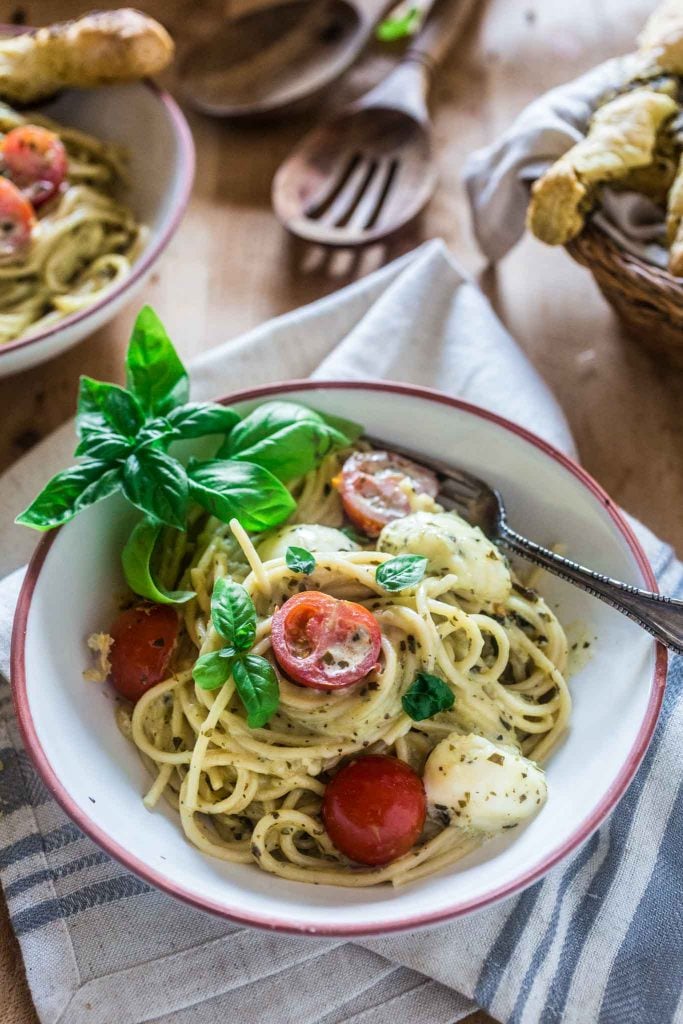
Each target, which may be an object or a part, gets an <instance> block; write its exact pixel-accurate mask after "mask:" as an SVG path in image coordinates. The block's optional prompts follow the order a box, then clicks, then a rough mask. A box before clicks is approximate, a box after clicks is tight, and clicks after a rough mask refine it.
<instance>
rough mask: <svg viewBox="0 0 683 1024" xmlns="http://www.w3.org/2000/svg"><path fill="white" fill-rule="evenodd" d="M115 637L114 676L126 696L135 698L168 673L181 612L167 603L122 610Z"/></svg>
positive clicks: (112, 658)
mask: <svg viewBox="0 0 683 1024" xmlns="http://www.w3.org/2000/svg"><path fill="white" fill-rule="evenodd" d="M109 634H110V636H111V637H112V638H113V640H114V643H113V644H112V649H111V654H110V659H111V673H110V679H111V682H112V685H113V686H114V689H115V690H117V691H118V692H119V693H120V694H121V696H122V697H126V698H127V699H128V700H131V701H133V703H135V701H137V700H139V699H140V697H142V695H143V693H145V691H146V690H149V688H150V687H151V686H154V685H155V684H156V683H160V682H161V680H162V679H165V678H166V676H167V675H168V666H169V663H170V661H171V657H172V656H173V651H174V649H175V645H176V641H177V639H178V615H177V613H176V611H175V610H174V609H173V608H170V607H169V606H168V605H164V604H152V603H149V604H140V605H136V606H135V607H134V608H128V609H127V610H126V611H125V612H121V614H120V615H119V617H118V618H117V619H116V622H115V623H114V625H113V626H112V628H111V629H110V630H109Z"/></svg>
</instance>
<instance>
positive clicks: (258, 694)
mask: <svg viewBox="0 0 683 1024" xmlns="http://www.w3.org/2000/svg"><path fill="white" fill-rule="evenodd" d="M232 676H233V679H234V680H235V686H236V688H237V692H238V693H239V695H240V699H241V701H242V703H243V704H244V707H245V709H246V712H247V725H248V726H249V728H250V729H261V728H262V727H263V726H264V725H265V724H266V722H268V721H269V720H270V718H272V716H273V715H274V714H275V712H276V711H277V708H278V704H279V703H280V684H279V683H278V678H277V675H276V673H275V669H274V668H273V666H272V665H271V664H270V662H269V661H267V660H266V659H265V658H262V657H260V655H258V654H246V655H244V657H242V658H238V659H237V660H236V661H235V663H234V664H233V666H232Z"/></svg>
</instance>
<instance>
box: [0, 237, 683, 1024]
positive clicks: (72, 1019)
mask: <svg viewBox="0 0 683 1024" xmlns="http://www.w3.org/2000/svg"><path fill="white" fill-rule="evenodd" d="M381 328H383V334H384V336H385V337H386V339H387V340H386V345H385V346H384V347H383V349H382V358H383V360H384V361H383V363H382V365H381V368H380V369H381V372H382V373H383V374H384V375H385V376H387V377H391V376H393V377H402V378H403V379H407V380H415V379H417V380H418V381H419V382H420V383H425V384H429V383H432V382H436V383H438V384H439V386H441V387H442V388H443V389H447V390H451V391H452V392H454V393H457V394H460V395H464V396H465V397H467V398H469V399H470V400H472V401H475V402H479V404H484V405H488V406H489V407H493V408H495V409H496V411H498V412H501V413H502V414H503V415H507V416H508V417H510V418H513V419H517V420H519V421H520V422H523V423H524V424H525V425H527V426H530V427H531V429H535V430H536V431H537V432H539V433H543V434H544V435H545V436H546V437H548V438H549V439H551V440H552V441H553V442H554V443H555V444H556V445H558V446H559V447H564V448H565V450H566V449H567V448H569V447H570V445H571V440H570V438H569V435H568V433H567V430H566V424H565V423H564V420H563V418H562V415H561V413H560V411H559V409H558V408H557V407H556V406H555V405H554V403H553V400H552V398H551V396H549V395H548V393H547V389H545V388H544V387H543V385H542V384H541V382H540V381H539V380H538V377H537V376H536V375H535V373H534V372H533V370H532V369H531V367H530V366H529V365H528V364H527V363H526V361H525V359H524V357H523V356H522V355H521V353H520V352H519V350H518V349H517V348H516V347H515V346H514V343H513V342H512V341H511V339H510V338H509V336H508V335H507V334H506V333H505V331H504V330H503V328H502V327H501V325H500V323H499V322H498V321H497V320H496V318H495V316H494V314H493V313H492V311H491V309H490V307H489V306H488V304H487V303H486V301H485V300H484V298H483V296H481V293H479V292H478V291H477V289H476V288H475V287H474V286H473V285H472V284H471V283H470V282H468V281H467V280H466V279H464V277H463V276H462V275H461V273H460V272H459V271H458V269H457V268H455V267H454V265H453V264H452V262H451V261H450V259H449V257H448V256H447V254H446V253H445V251H444V249H443V247H442V246H440V245H439V244H438V243H435V244H431V245H427V246H425V247H423V248H422V249H420V250H418V251H417V252H416V253H414V254H411V255H410V257H409V258H407V259H404V260H402V261H399V262H398V263H397V264H394V265H392V266H391V267H388V268H385V269H384V270H383V271H381V272H380V274H378V275H373V277H372V278H368V279H366V280H365V281H364V282H361V283H360V284H359V285H356V286H354V287H353V288H352V289H350V290H346V292H341V293H338V294H337V295H336V296H334V297H332V298H330V299H327V300H325V301H324V302H322V303H318V304H316V305H315V306H312V307H309V308H308V309H306V310H301V311H298V312H297V313H296V314H293V315H292V316H291V317H288V318H282V319H281V320H279V321H276V322H275V323H274V324H272V325H266V326H265V327H264V328H261V329H260V330H259V331H257V332H253V333H252V335H250V336H248V337H247V338H244V339H241V340H239V341H237V342H234V343H232V347H231V348H230V356H231V358H230V359H226V355H225V350H224V349H223V348H221V349H220V350H217V351H216V352H214V353H210V354H209V356H207V357H205V358H204V360H203V361H202V363H201V364H200V365H199V366H198V367H197V368H196V369H195V372H194V373H193V379H194V385H195V396H196V397H198V398H202V397H209V395H211V394H215V393H216V392H219V391H220V390H221V388H223V390H227V389H228V388H226V387H225V378H226V376H227V375H228V374H229V375H230V378H231V385H232V386H233V387H237V386H240V384H241V382H242V381H241V380H240V379H237V380H236V379H235V368H236V366H237V367H239V368H240V370H241V372H242V373H243V374H244V375H246V376H247V378H248V379H249V380H250V381H251V382H252V383H255V382H257V381H262V380H264V379H273V378H274V377H276V376H278V375H279V376H285V375H286V374H284V373H283V371H282V366H281V365H278V360H284V359H287V360H288V361H289V363H288V365H289V367H290V375H299V376H305V375H307V374H310V373H312V372H315V368H316V367H320V369H319V370H318V372H319V374H320V375H321V376H327V377H332V376H336V377H340V376H347V377H351V376H354V375H356V376H363V375H364V372H365V373H366V375H367V372H366V371H364V367H363V360H364V359H365V358H366V354H367V352H368V351H369V348H370V345H369V339H372V338H374V337H376V336H377V332H378V330H379V329H381ZM426 347H428V357H427V348H426ZM464 356H466V358H463V357H464ZM267 374H272V376H271V377H270V378H269V377H268V376H266V375H267ZM375 375H377V360H375ZM511 380H513V381H514V388H511V387H510V381H511ZM60 443H61V442H60V440H59V439H58V440H57V442H55V441H54V440H52V441H48V442H47V444H46V445H44V446H42V448H41V449H40V450H39V451H38V452H37V453H35V454H32V455H30V456H29V457H28V461H26V460H25V461H24V462H23V464H21V465H20V466H19V467H17V468H16V469H13V470H12V471H11V472H10V474H7V475H6V477H5V481H4V486H3V488H0V515H2V516H4V519H5V521H0V554H2V555H3V557H4V563H3V564H4V566H5V567H6V568H8V569H9V568H11V563H10V561H9V559H10V556H13V557H14V558H19V557H21V548H20V546H19V544H20V543H21V542H23V538H21V539H20V540H19V542H18V543H16V544H15V543H14V537H15V535H14V533H13V532H12V531H11V530H10V528H9V527H8V526H7V525H6V520H7V519H8V515H6V514H5V512H6V510H7V509H8V508H9V507H10V506H11V505H14V507H15V508H16V507H17V506H18V505H19V504H21V497H20V495H21V493H22V492H23V493H25V494H27V492H31V491H32V490H35V489H36V488H35V485H36V482H37V479H38V480H40V479H42V478H44V476H46V475H47V474H48V473H49V472H52V471H53V470H54V469H56V468H59V459H60V458H62V457H66V456H67V446H65V445H64V444H61V447H60ZM70 446H71V440H70V439H69V446H68V447H70ZM8 481H9V484H8ZM10 485H11V486H10ZM27 496H28V494H27ZM3 503H4V506H5V512H3V511H2V505H3ZM636 529H637V532H638V535H639V539H640V540H641V543H642V544H643V545H644V547H645V549H646V551H647V553H648V555H649V557H650V560H651V562H652V565H653V567H654V569H655V572H656V574H657V577H658V579H659V582H660V586H661V588H662V590H664V591H665V592H667V593H675V594H677V595H678V596H681V597H683V568H682V567H681V565H680V564H679V563H678V562H677V561H676V560H675V558H674V556H673V554H672V552H671V550H670V549H668V548H667V547H665V546H664V545H663V544H661V543H660V542H658V541H657V540H656V539H655V538H653V537H652V535H651V534H649V533H648V532H647V531H646V530H644V529H643V528H642V527H636ZM10 536H11V537H12V542H11V543H10ZM14 564H15V565H16V564H17V563H16V561H15V563H14ZM21 576H22V571H21V570H19V571H17V572H15V573H13V574H12V575H10V576H9V577H8V578H7V579H5V581H4V582H3V583H2V584H0V674H1V675H2V676H4V677H6V675H7V666H8V655H9V632H10V626H11V619H12V615H13V609H14V606H15V603H16V597H17V593H18V589H19V585H20V582H21ZM682 687H683V659H681V658H674V659H672V662H671V667H670V671H669V680H668V687H667V692H666V696H665V701H664V707H663V710H662V714H661V717H660V720H659V723H658V726H657V730H656V733H655V736H654V739H653V742H652V745H651V747H650V749H649V751H648V753H647V755H646V757H645V760H644V762H643V764H642V766H641V768H640V770H639V772H638V775H637V777H636V779H635V780H634V782H633V784H632V785H631V787H630V789H629V790H628V792H627V794H626V795H625V797H624V799H623V800H622V801H621V803H620V804H619V806H618V807H617V809H616V811H615V812H614V813H613V815H612V816H611V818H610V819H609V820H608V821H607V822H606V823H605V824H604V825H603V826H602V828H601V829H600V830H599V831H598V832H597V833H595V834H594V835H593V837H592V838H591V839H590V840H589V841H588V842H587V843H586V844H585V845H584V846H583V848H582V849H581V850H579V851H578V852H577V853H576V854H575V855H574V856H573V857H572V858H571V859H569V860H568V861H566V862H565V863H564V864H560V865H559V866H557V867H556V868H555V869H553V871H551V872H550V873H549V874H548V875H547V876H546V877H545V879H543V880H542V881H541V882H538V883H537V884H536V885H534V886H533V887H532V888H530V889H528V890H527V891H526V892H524V893H522V894H521V895H520V896H517V897H515V898H514V899H512V900H509V901H507V902H505V903H501V904H498V905H497V906H495V907H491V908H489V909H487V910H485V911H482V912H480V913H479V914H476V915H473V916H471V917H468V918H465V919H462V920H459V921H456V922H454V923H452V924H450V925H445V926H441V927H439V928H435V929H432V930H431V931H422V932H418V933H414V934H408V935H393V936H389V937H386V938H378V939H372V940H363V941H361V942H357V943H349V942H346V941H340V940H335V939H310V938H295V937H289V936H279V935H274V934H270V933H263V932H258V931H255V930H251V929H248V928H243V927H238V926H235V925H231V924H229V923H227V922H225V921H222V920H220V919H219V918H216V917H212V916H210V915H208V914H204V913H201V912H200V911H197V910H194V909H191V908H190V907H187V906H185V905H183V904H181V903H178V902H176V901H174V900H173V899H171V898H170V897H168V896H165V895H163V894H161V893H159V892H157V891H155V890H152V889H150V888H149V887H148V886H147V885H146V884H145V883H143V882H141V881H139V880H138V879H136V878H135V877H133V876H131V875H130V874H128V873H127V872H126V871H125V870H123V868H121V867H120V866H119V865H118V864H117V863H116V862H114V861H112V860H110V859H109V858H108V857H107V856H106V855H105V854H104V853H103V852H102V851H100V850H99V848H98V847H96V846H95V845H94V844H93V843H92V842H91V841H90V840H89V839H87V838H86V837H85V836H83V835H82V834H81V833H80V832H79V830H78V829H77V828H76V827H75V826H74V825H73V824H72V823H71V822H70V821H69V820H68V819H67V818H66V817H65V815H64V814H63V813H62V811H61V810H60V809H59V807H58V806H57V805H56V804H55V802H54V801H53V800H52V799H51V797H50V795H49V794H48V793H47V791H46V790H45V788H44V787H43V786H42V784H41V782H40V780H39V779H38V777H37V776H36V773H35V771H34V769H33V767H32V765H31V762H30V760H29V759H28V757H27V755H26V753H25V752H24V750H23V749H22V745H21V741H20V737H19V734H18V729H17V725H16V722H15V719H14V716H13V712H12V706H11V698H10V693H9V687H8V684H7V682H6V678H4V679H2V680H0V762H1V769H2V770H0V881H1V882H2V886H3V889H4V892H5V896H6V898H7V902H8V906H9V910H10V915H11V920H12V924H13V926H14V928H15V930H16V932H17V935H18V936H19V941H20V943H21V948H22V953H23V956H24V961H25V964H26V970H27V975H28V979H29V984H30V986H31V991H32V994H33V997H34V1000H35V1003H36V1006H37V1009H38V1013H39V1015H40V1018H41V1020H42V1021H43V1022H44V1024H58V1022H61V1024H86V1022H87V1024H142V1022H143V1021H144V1022H148V1024H190V1022H191V1024H215V1022H217V1021H224V1020H225V1021H229V1020H237V1021H239V1022H240V1024H397V1022H400V1024H403V1022H405V1024H452V1022H454V1021H456V1020H460V1019H461V1018H462V1017H463V1016H465V1015H467V1014H468V1013H469V1012H471V1011H472V1010H473V1009H474V1008H475V1006H476V1005H479V1006H483V1007H485V1008H486V1009H487V1010H488V1011H489V1012H490V1013H491V1014H492V1015H493V1016H494V1017H496V1018H497V1019H499V1020H501V1021H505V1022H508V1021H509V1022H515V1024H553V1022H560V1021H561V1022H563V1024H671V1022H677V1021H683V1003H682V997H681V990H682V987H683V986H682V984H681V982H682V981H683V899H682V892H681V886H682V883H683V803H682V801H681V791H680V780H681V774H682V767H681V766H682V764H683V757H682V756H681V750H682V749H683V701H682V700H681V689H682Z"/></svg>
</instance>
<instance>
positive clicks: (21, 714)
mask: <svg viewBox="0 0 683 1024" xmlns="http://www.w3.org/2000/svg"><path fill="white" fill-rule="evenodd" d="M324 389H328V390H347V389H353V390H362V391H385V392H393V393H394V394H402V395H408V396H409V397H413V398H419V399H423V400H427V401H430V402H438V403H440V404H442V405H448V406H450V407H451V408H454V409H459V410H461V411H464V412H467V413H469V414H471V415H473V416H477V417H479V418H480V419H484V420H488V421H489V422H491V423H496V424H498V425H499V426H501V427H503V428H504V429H506V430H508V431H509V432H511V433H513V434H516V435H517V436H518V437H521V438H522V439H523V440H525V441H527V442H528V443H529V444H531V445H533V446H534V447H535V448H537V449H539V450H540V451H542V452H544V453H545V454H546V455H548V456H550V458H552V459H553V460H554V461H555V462H558V463H559V464H560V465H561V466H563V467H564V468H565V469H566V470H568V471H569V472H570V473H571V474H572V475H573V476H574V477H575V478H576V479H577V480H578V481H579V483H581V484H582V485H583V486H584V487H585V488H586V489H587V490H588V491H590V492H591V494H592V495H593V496H594V497H595V498H597V499H598V501H599V502H600V504H601V505H602V506H603V507H604V509H605V510H606V512H607V513H608V515H609V516H610V518H611V519H612V521H613V522H614V524H615V525H616V527H617V529H618V530H619V532H620V533H621V534H622V536H623V538H624V540H625V541H626V543H627V545H628V547H629V549H630V551H631V554H632V555H633V557H634V559H635V561H636V564H637V565H638V568H639V569H640V571H641V573H642V574H643V578H644V580H645V583H646V585H647V586H648V587H650V588H651V589H652V590H653V591H657V582H656V580H655V577H654V573H653V571H652V567H651V566H650V563H649V562H648V559H647V557H646V555H645V552H644V551H643V549H642V547H641V546H640V543H639V542H638V540H637V538H636V536H635V534H634V533H633V531H632V529H631V527H630V526H629V524H628V523H627V522H626V520H625V519H624V517H623V516H622V515H621V513H620V511H619V510H618V509H617V508H616V507H615V505H614V503H613V501H612V500H611V498H610V497H609V496H608V495H607V494H606V493H605V491H604V490H603V489H602V487H600V485H599V484H598V483H597V482H596V481H595V480H594V479H593V477H591V476H590V475H589V474H588V473H587V472H586V471H585V470H584V469H582V467H581V466H579V465H578V464H577V463H576V462H574V460H573V459H571V458H569V457H568V456H567V455H564V454H563V453H562V452H560V451H558V450H557V449H556V448H554V447H553V446H552V445H550V444H548V442H547V441H544V440H543V439H542V438H540V437H537V436H536V435H535V434H532V433H531V432H530V431H528V430H525V429H524V428H523V427H520V426H517V425H516V424H514V423H511V422H510V421H509V420H506V419H504V418H503V417H501V416H498V415H496V414H495V413H492V412H488V411H487V410H485V409H480V408H479V407H477V406H474V405H470V404H469V403H467V402H462V401H460V400H459V399H456V398H450V397H449V396H448V395H445V394H442V393H441V392H439V391H434V390H432V389H431V388H424V387H418V386H412V385H406V384H399V383H393V382H387V381H339V380H334V381H305V380H304V381H288V382H286V383H275V384H266V385H262V386H260V387H257V388H252V389H247V390H243V391H237V392H234V393H233V394H230V395H228V396H226V397H225V398H223V399H220V401H221V402H222V403H223V404H225V405H233V404H235V403H236V402H243V401H250V400H253V399H260V398H265V397H270V396H273V395H280V394H285V393H287V392H291V391H311V390H324ZM56 532H57V531H54V532H53V533H51V534H47V535H45V536H44V537H43V538H42V539H41V541H40V542H39V544H38V547H37V549H36V551H35V554H34V555H33V558H32V559H31V562H30V564H29V566H28V570H27V573H26V578H25V580H24V583H23V586H22V588H21V593H20V595H19V601H18V605H17V611H16V615H15V619H14V627H13V631H12V651H11V681H12V693H13V696H14V705H15V709H16V713H17V718H18V720H19V726H20V730H21V735H22V737H23V741H24V743H25V745H26V748H27V750H28V751H29V753H30V754H31V757H32V759H33V762H34V764H35V766H36V768H37V769H38V772H39V774H40V775H41V777H42V779H43V781H44V783H45V785H46V786H47V788H48V789H49V790H50V792H51V793H52V794H53V796H54V797H55V799H56V800H57V801H58V803H59V804H60V805H61V806H62V808H63V809H64V810H65V811H66V813H67V814H68V815H69V817H70V818H71V819H72V820H73V821H74V822H75V823H76V824H77V825H78V826H79V828H81V829H82V830H83V832H85V833H86V834H87V835H89V836H90V838H91V839H93V840H94V841H95V842H96V843H98V844H99V845H100V846H101V847H102V848H103V849H104V850H105V851H106V852H107V853H109V854H110V855H111V856H112V857H114V858H115V859H116V860H118V861H120V862H121V863H122V864H123V865H124V866H125V867H127V868H128V869H129V870H130V871H132V872H133V874H135V875H137V876H139V877H140V878H143V879H145V881H147V882H149V883H150V884H151V885H153V886H155V887H156V888H158V889H161V890H163V891H164V892H167V893H169V894H170V895H172V896H175V897H177V898H178V899H181V900H183V901H184V902H186V903H189V904H191V905H192V906H194V907H197V908H198V909H200V910H206V911H209V912H211V913H214V914H218V915H219V916H221V917H224V918H227V919H228V920H230V921H234V922H236V923H238V924H244V925H250V926H252V927H257V928H264V929H268V930H271V931H276V932H283V933H287V934H291V935H302V934H305V935H318V936H321V935H323V936H334V937H345V938H349V937H360V936H369V935H383V934H388V933H390V932H400V931H406V930H408V929H413V928H420V927H424V926H427V925H434V924H439V923H443V922H445V921H449V920H452V919H453V918H456V917H461V916H463V915H465V914H469V913H471V912H472V911H474V910H481V909H483V908H484V907H487V906H489V905H490V904H492V903H495V902H497V901H499V900H501V899H505V898H506V897H509V896H513V895H515V894H516V893H518V892H521V891H522V890H523V889H525V888H527V886H529V885H532V884H533V883H534V882H536V881H537V880H538V879H539V878H541V877H542V876H543V875H545V874H546V872H548V871H549V870H550V869H551V868H552V867H553V866H554V865H555V864H557V863H559V862H560V861H561V860H563V859H564V858H565V857H566V856H568V855H569V854H570V853H571V852H572V851H573V850H575V849H576V848H577V847H579V846H580V845H581V844H582V843H584V842H585V841H586V840H587V839H588V838H589V836H590V835H591V834H592V833H593V832H594V831H595V829H596V828H598V826H599V825H600V824H601V823H602V821H603V820H604V819H605V818H606V817H607V815H608V814H609V812H610V811H611V810H612V808H613V807H614V806H615V804H616V803H617V801H618V800H619V798H620V797H621V796H622V794H623V793H624V792H625V790H626V788H627V786H628V785H629V783H630V782H631V779H632V778H633V776H634V775H635V773H636V771H637V769H638V766H639V764H640V762H641V760H642V758H643V756H644V754H645V751H646V750H647V747H648V744H649V742H650V739H651V737H652V733H653V732H654V728H655V725H656V722H657V716H658V715H659V710H660V708H661V704H662V700H663V696H664V686H665V682H666V669H667V652H666V649H665V647H664V646H663V645H662V644H660V643H658V642H657V643H656V654H655V670H654V676H653V680H652V689H651V692H650V697H649V700H648V705H647V709H646V713H645V716H644V719H643V722H642V724H641V726H640V729H639V730H638V735H637V736H636V739H635V742H634V744H633V747H632V748H631V750H630V752H629V755H628V757H627V758H626V760H625V762H624V764H623V765H622V767H621V769H620V771H619V773H618V775H617V777H616V779H615V780H614V782H613V783H612V785H611V787H610V788H609V790H608V791H607V793H606V794H605V796H604V797H603V799H602V800H601V801H600V803H599V805H598V806H597V808H596V809H595V810H594V811H593V812H592V813H591V814H590V815H588V817H587V818H586V819H585V820H584V821H583V822H582V824H581V825H580V827H579V828H577V829H576V830H575V831H574V833H573V834H572V835H571V836H570V837H569V838H568V839H567V840H566V841H565V842H564V843H562V844H560V846H558V847H557V848H556V849H555V850H553V851H552V852H551V853H550V854H548V855H547V856H546V857H545V858H544V859H543V860H542V861H541V863H540V864H538V865H537V866H535V867H534V868H531V869H530V870H528V871H525V872H523V873H521V874H520V875H519V876H518V877H517V878H516V879H514V880H513V881H512V882H509V883H507V884H506V885H503V886H501V887H500V888H498V889H495V890H493V891H492V892H489V893H487V894H486V895H485V896H481V897H479V898H477V899H473V900H471V901H469V902H468V901H464V902H463V901H459V902H458V903H456V904H455V905H453V906H450V907H444V908H443V909H441V910H439V911H438V912H436V913H431V914H423V915H420V914H417V915H412V916H410V917H407V918H404V919H402V920H400V921H395V922H392V923H390V924H385V925H372V924H370V925H341V926H335V925H330V926H328V925H324V924H323V925H320V924H317V923H312V924H306V923H304V922H302V923H292V922H291V921H286V920H277V919H274V918H272V917H266V916H263V915H258V914H251V913H245V912H243V911H242V910H240V908H239V907H226V906H224V905H222V904H220V903H215V902H213V901H211V900H206V899H202V898H201V897H199V896H197V895H195V894H194V893H192V892H189V891H187V890H186V889H184V888H183V887H182V886H180V885H177V884H176V883H175V882H172V881H169V880H167V879H166V878H164V877H163V876H161V875H159V874H158V873H157V872H156V871H155V870H154V869H153V868H150V867H149V866H148V865H147V864H145V863H144V862H143V861H140V860H138V858H137V857H134V856H132V855H131V854H130V853H128V851H127V850H125V849H124V848H123V847H121V846H119V844H118V843H116V842H115V841H114V840H112V839H111V838H110V837H109V836H108V835H107V834H106V832H104V831H103V830H102V829H100V828H99V826H97V825H94V824H93V823H92V822H91V821H90V820H89V818H88V816H87V814H86V813H85V812H84V811H82V810H81V808H80V807H78V805H77V804H76V803H75V802H74V801H73V800H72V798H71V797H70V795H69V793H68V792H67V791H66V790H65V789H64V787H63V786H62V784H61V782H60V781H59V778H58V777H57V775H56V773H55V771H54V769H53V768H52V766H51V764H50V762H49V761H48V759H47V757H46V755H45V753H44V751H43V748H42V747H41V745H40V741H39V739H38V736H37V733H36V731H35V728H34V726H33V720H32V717H31V710H30V707H29V703H28V697H27V693H26V672H25V640H26V630H27V623H28V616H29V612H30V608H31V600H32V597H33V592H34V590H35V587H36V584H37V582H38V578H39V576H40V570H41V568H42V565H43V562H44V561H45V559H46V557H47V554H48V552H49V550H50V547H51V545H52V542H53V540H54V537H55V535H56Z"/></svg>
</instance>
